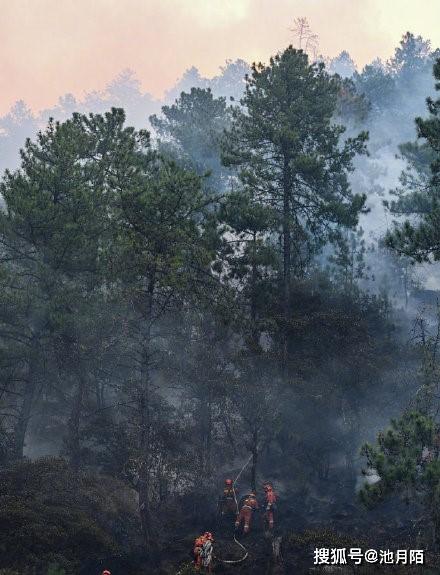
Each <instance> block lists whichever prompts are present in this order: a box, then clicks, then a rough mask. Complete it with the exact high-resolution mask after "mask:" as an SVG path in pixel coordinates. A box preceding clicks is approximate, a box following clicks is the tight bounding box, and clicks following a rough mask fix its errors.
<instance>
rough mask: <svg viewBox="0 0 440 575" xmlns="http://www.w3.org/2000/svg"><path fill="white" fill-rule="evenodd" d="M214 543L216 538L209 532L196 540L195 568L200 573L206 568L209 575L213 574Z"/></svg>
mask: <svg viewBox="0 0 440 575" xmlns="http://www.w3.org/2000/svg"><path fill="white" fill-rule="evenodd" d="M213 543H214V537H213V536H212V533H210V532H209V531H206V532H205V533H204V534H203V535H200V536H199V537H197V538H196V540H195V542H194V567H195V569H196V571H200V569H201V567H204V568H205V569H206V572H207V573H212V555H213V552H214V547H213Z"/></svg>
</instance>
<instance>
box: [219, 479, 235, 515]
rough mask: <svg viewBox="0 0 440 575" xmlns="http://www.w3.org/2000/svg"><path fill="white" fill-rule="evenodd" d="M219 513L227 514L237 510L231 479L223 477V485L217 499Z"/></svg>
mask: <svg viewBox="0 0 440 575" xmlns="http://www.w3.org/2000/svg"><path fill="white" fill-rule="evenodd" d="M219 511H220V514H221V515H229V514H234V515H235V513H236V512H237V504H236V496H235V491H234V483H233V481H232V479H225V487H224V489H223V494H222V496H221V497H220V501H219Z"/></svg>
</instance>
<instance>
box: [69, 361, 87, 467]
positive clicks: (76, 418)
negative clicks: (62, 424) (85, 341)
mask: <svg viewBox="0 0 440 575" xmlns="http://www.w3.org/2000/svg"><path fill="white" fill-rule="evenodd" d="M78 361H80V360H78ZM77 381H78V384H77V389H76V395H75V398H74V402H73V408H72V413H71V415H70V421H69V451H70V465H71V466H72V467H73V469H74V470H75V471H78V469H79V468H80V466H81V420H82V412H83V405H84V395H85V388H86V377H85V374H84V372H83V370H82V367H81V365H79V371H78V375H77Z"/></svg>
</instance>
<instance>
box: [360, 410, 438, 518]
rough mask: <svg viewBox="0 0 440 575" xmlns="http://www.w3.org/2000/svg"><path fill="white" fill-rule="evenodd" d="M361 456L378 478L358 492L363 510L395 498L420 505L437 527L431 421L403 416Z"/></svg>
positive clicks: (421, 416) (415, 414)
mask: <svg viewBox="0 0 440 575" xmlns="http://www.w3.org/2000/svg"><path fill="white" fill-rule="evenodd" d="M362 455H364V456H365V457H366V459H367V463H368V467H369V468H370V469H373V470H374V471H375V472H376V473H377V475H378V477H379V480H378V481H377V482H376V483H373V484H368V483H367V484H365V485H364V486H363V488H362V489H361V491H360V498H361V501H362V502H363V503H364V505H365V506H367V507H374V506H375V505H377V504H379V503H380V502H382V501H383V500H384V499H386V498H387V497H390V496H391V495H393V494H396V495H400V496H401V497H403V498H404V499H405V500H406V501H407V502H412V503H420V504H422V505H423V506H424V507H425V510H426V512H427V514H428V515H429V516H430V517H431V519H432V520H433V522H434V524H436V525H437V524H438V522H439V519H440V516H439V514H438V503H439V496H440V462H439V460H438V427H437V425H436V424H435V422H434V420H433V418H432V417H430V416H428V415H425V414H423V413H421V412H418V411H408V412H406V413H404V414H403V415H402V416H401V417H400V418H398V419H393V420H392V421H391V427H390V428H389V429H388V430H386V431H384V432H381V433H380V434H379V435H378V438H377V444H376V445H370V444H365V445H364V446H363V448H362Z"/></svg>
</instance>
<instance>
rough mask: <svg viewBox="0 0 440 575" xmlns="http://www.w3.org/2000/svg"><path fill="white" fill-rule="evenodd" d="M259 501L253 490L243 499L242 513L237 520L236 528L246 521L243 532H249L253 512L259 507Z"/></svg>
mask: <svg viewBox="0 0 440 575" xmlns="http://www.w3.org/2000/svg"><path fill="white" fill-rule="evenodd" d="M258 508H259V507H258V501H257V498H256V496H255V493H254V492H253V491H251V493H249V495H246V497H245V498H244V500H243V503H242V506H241V509H240V513H239V514H238V516H237V520H236V521H235V528H236V529H238V528H239V527H240V525H241V524H242V523H244V527H243V533H249V530H250V527H251V520H252V513H253V512H254V511H256V510H257V509H258Z"/></svg>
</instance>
